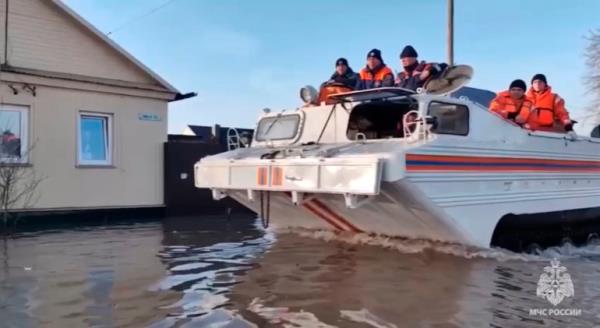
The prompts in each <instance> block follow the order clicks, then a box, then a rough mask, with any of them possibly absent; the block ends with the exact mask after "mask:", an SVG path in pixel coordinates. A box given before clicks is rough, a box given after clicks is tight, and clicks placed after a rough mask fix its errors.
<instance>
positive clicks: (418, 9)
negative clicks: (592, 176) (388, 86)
mask: <svg viewBox="0 0 600 328" xmlns="http://www.w3.org/2000/svg"><path fill="white" fill-rule="evenodd" d="M64 1H65V2H66V3H67V4H68V5H69V6H70V7H71V8H72V9H74V10H75V11H77V12H78V13H79V14H80V15H81V16H83V17H84V18H85V19H86V20H88V21H89V22H91V23H92V24H93V25H95V26H96V27H97V28H98V29H99V30H100V31H102V32H104V33H107V34H108V33H110V34H109V37H110V38H112V39H113V40H114V41H116V42H117V43H118V44H119V45H121V46H122V47H123V48H124V49H126V50H127V51H128V52H129V53H131V54H132V55H134V56H135V57H137V58H138V59H139V60H141V61H142V62H143V63H144V64H145V65H146V66H148V67H150V68H151V69H152V70H153V71H155V72H156V73H158V74H159V75H160V76H162V77H163V78H165V79H166V80H167V81H169V82H170V83H171V84H172V85H174V86H175V87H177V88H178V89H179V90H180V91H181V92H184V93H185V92H190V91H194V92H197V93H198V96H197V97H195V98H192V99H188V100H184V101H179V102H175V103H171V104H170V105H169V118H168V119H169V133H180V132H182V131H183V129H184V128H185V126H186V125H188V124H194V125H214V124H220V125H222V126H235V127H251V128H252V127H254V125H255V121H256V118H257V117H258V115H259V114H260V113H261V112H262V109H263V108H265V107H268V108H271V109H273V110H282V109H294V108H296V107H298V106H299V105H300V104H301V101H300V98H299V89H300V88H301V87H302V86H304V85H307V84H310V85H313V86H318V85H319V84H320V83H321V82H323V81H325V80H327V79H328V78H329V76H330V75H331V74H332V73H333V70H334V64H335V60H336V59H337V58H338V57H346V58H348V60H349V61H350V66H351V67H352V68H353V69H354V70H355V71H359V70H360V69H361V68H362V67H363V66H364V65H365V58H366V55H367V53H368V52H369V50H370V49H372V48H378V49H381V50H382V53H383V58H384V61H385V62H386V64H388V66H390V67H391V68H392V69H394V70H395V71H398V70H399V69H400V64H399V58H398V56H399V53H400V52H401V51H402V48H403V47H404V46H405V45H407V44H411V45H413V46H414V47H415V48H416V49H417V51H418V53H419V58H420V59H421V60H427V61H434V62H443V61H445V60H446V33H447V32H446V28H447V23H446V4H447V2H446V1H445V0H419V1H416V0H410V1H406V0H395V1H392V0H380V1H377V2H374V1H371V2H367V1H343V0H319V1H317V0H303V1H277V0H260V1H259V0H255V1H247V0H127V1H123V0H64ZM157 8H158V9H157ZM454 10H455V19H454V20H455V36H454V39H455V45H454V54H455V55H454V56H455V59H454V61H455V63H457V64H468V65H471V66H472V67H473V68H474V69H475V75H474V78H473V80H472V81H471V83H470V86H473V87H478V88H484V89H489V90H492V91H495V92H496V91H501V90H504V89H507V88H508V85H509V84H510V82H511V81H512V80H514V79H516V78H521V79H523V80H525V81H526V82H527V84H528V85H529V84H530V83H529V82H530V79H531V77H532V76H533V75H534V74H536V73H544V74H546V76H547V78H548V82H549V84H550V85H551V86H552V87H553V89H554V91H555V92H557V93H559V94H560V95H561V96H562V97H563V98H565V101H566V105H567V108H568V109H569V110H570V112H571V114H572V116H573V117H574V118H575V119H579V120H580V122H581V121H583V119H584V118H585V117H587V116H589V115H588V114H587V113H586V111H585V108H586V106H587V105H588V103H589V101H590V97H589V95H587V94H586V90H585V86H584V84H583V78H584V76H585V74H586V67H585V64H584V62H585V57H584V49H585V47H586V43H587V42H586V36H587V35H589V32H590V31H591V30H594V29H598V28H600V20H599V19H598V17H599V16H598V15H599V14H598V13H600V1H597V0H579V1H567V0H527V1H523V0H502V1H497V0H487V1H481V0H455V8H454ZM589 121H590V120H588V122H589ZM590 123H591V122H590ZM587 125H590V124H587ZM587 125H585V124H584V126H583V127H580V128H579V130H580V131H582V130H590V129H591V128H592V127H591V125H590V126H587Z"/></svg>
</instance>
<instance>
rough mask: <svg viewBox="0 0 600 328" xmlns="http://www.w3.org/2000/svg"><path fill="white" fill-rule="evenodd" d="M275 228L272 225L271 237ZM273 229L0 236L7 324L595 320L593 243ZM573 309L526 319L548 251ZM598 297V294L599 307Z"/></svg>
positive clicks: (213, 223) (159, 226) (164, 225)
mask: <svg viewBox="0 0 600 328" xmlns="http://www.w3.org/2000/svg"><path fill="white" fill-rule="evenodd" d="M275 236H276V237H275ZM320 236H321V237H322V236H323V234H322V233H315V234H313V235H311V234H307V233H289V232H288V233H281V232H279V233H276V234H275V233H272V232H265V231H263V230H262V229H260V228H257V227H256V224H255V222H254V220H252V219H251V218H248V217H231V218H229V219H227V218H224V217H208V216H207V217H195V218H169V219H166V220H164V221H163V222H152V223H135V224H121V225H112V226H103V227H75V228H61V229H56V230H46V231H37V232H22V233H19V234H17V235H15V236H14V237H13V238H10V239H5V240H4V241H3V242H2V244H1V247H2V249H1V250H2V253H1V254H2V261H1V262H0V318H2V320H3V322H2V326H3V327H4V326H9V327H11V326H13V327H36V326H44V327H86V326H98V327H144V326H149V327H305V326H310V327H483V326H487V327H515V326H518V327H564V326H569V327H578V326H581V327H587V326H591V325H593V324H598V323H600V321H599V319H598V318H599V317H598V314H599V313H600V303H597V302H596V300H597V297H598V295H600V284H599V283H598V282H597V277H598V276H599V273H600V266H598V261H599V260H600V246H598V245H589V246H588V247H585V248H574V247H572V246H568V245H567V246H565V247H564V248H560V249H559V248H557V249H551V250H548V251H546V252H544V253H542V254H540V255H537V256H523V255H516V254H513V253H507V252H503V251H498V250H493V251H477V252H473V251H471V250H466V249H465V248H462V247H459V246H452V245H435V244H429V245H428V246H427V247H424V246H423V244H422V243H419V242H409V241H390V240H381V241H380V242H381V244H380V245H377V242H376V240H374V239H371V240H370V241H369V243H368V245H365V244H364V243H365V240H366V239H365V238H366V237H361V238H356V237H352V238H350V239H345V238H344V236H330V237H329V238H328V239H327V240H322V239H323V238H320ZM554 257H558V258H560V259H561V261H562V262H563V265H565V266H566V267H567V268H568V270H569V273H570V274H571V277H572V278H573V283H574V285H575V297H573V298H571V299H568V300H565V301H564V302H563V303H561V306H564V307H568V308H581V309H582V311H583V314H582V315H581V316H580V317H562V318H561V317H533V316H530V315H529V309H531V308H544V307H550V306H551V305H550V304H549V303H548V302H547V301H545V300H543V299H541V298H539V297H537V296H536V293H535V291H536V286H537V280H538V278H539V275H540V273H541V272H542V269H543V267H544V266H546V265H548V262H549V259H551V258H554ZM597 304H598V305H597Z"/></svg>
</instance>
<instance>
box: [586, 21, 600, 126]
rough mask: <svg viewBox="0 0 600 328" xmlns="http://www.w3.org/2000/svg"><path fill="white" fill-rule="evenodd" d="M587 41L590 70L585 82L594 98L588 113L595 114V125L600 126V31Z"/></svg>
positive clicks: (587, 59) (587, 61)
mask: <svg viewBox="0 0 600 328" xmlns="http://www.w3.org/2000/svg"><path fill="white" fill-rule="evenodd" d="M587 40H588V46H587V48H586V49H585V58H586V61H585V63H586V66H587V69H588V70H587V74H586V75H585V78H584V82H585V85H586V86H587V89H588V90H587V91H588V93H589V94H591V95H592V97H593V100H592V103H591V104H590V105H589V106H588V111H589V112H590V113H591V114H595V115H594V116H593V119H594V123H595V124H600V29H597V30H595V31H591V32H590V35H589V36H588V37H587Z"/></svg>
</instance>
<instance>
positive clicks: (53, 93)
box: [0, 81, 167, 209]
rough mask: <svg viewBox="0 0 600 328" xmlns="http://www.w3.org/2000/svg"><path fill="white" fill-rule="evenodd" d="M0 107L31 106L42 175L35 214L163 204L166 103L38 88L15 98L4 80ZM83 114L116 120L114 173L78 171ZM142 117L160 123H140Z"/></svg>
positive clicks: (35, 165) (34, 157) (35, 164)
mask: <svg viewBox="0 0 600 328" xmlns="http://www.w3.org/2000/svg"><path fill="white" fill-rule="evenodd" d="M0 103H4V104H13V105H27V106H30V111H29V121H30V125H29V140H30V142H31V143H32V144H34V145H35V148H34V149H33V150H32V153H31V156H30V159H29V161H30V163H31V164H32V167H31V168H32V169H34V170H35V171H36V173H37V174H38V175H41V176H44V177H45V180H44V181H43V182H42V183H41V185H40V187H39V189H38V191H39V196H40V198H39V200H38V201H37V202H36V203H35V205H34V206H33V208H35V209H63V208H96V207H129V206H134V207H138V206H156V205H162V204H163V143H164V142H165V141H166V140H167V102H166V101H165V100H161V99H152V98H146V97H134V96H125V95H116V94H111V93H100V92H92V91H83V90H75V89H67V88H55V87H47V86H40V85H38V86H37V88H36V96H33V95H32V94H31V93H30V92H26V91H23V90H20V91H19V94H18V95H13V93H12V91H11V90H10V89H9V88H8V86H7V83H6V82H1V81H0ZM79 111H91V112H99V113H109V114H112V115H113V145H114V146H113V162H114V167H110V168H82V167H78V166H77V119H78V112H79ZM140 113H152V114H157V115H159V117H160V118H161V120H160V121H158V122H157V121H142V120H140V119H139V118H138V115H139V114H140Z"/></svg>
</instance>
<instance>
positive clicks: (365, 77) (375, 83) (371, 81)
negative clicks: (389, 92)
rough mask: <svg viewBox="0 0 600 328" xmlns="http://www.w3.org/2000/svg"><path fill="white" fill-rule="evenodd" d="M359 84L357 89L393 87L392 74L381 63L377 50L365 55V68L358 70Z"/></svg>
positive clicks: (379, 52) (379, 53)
mask: <svg viewBox="0 0 600 328" xmlns="http://www.w3.org/2000/svg"><path fill="white" fill-rule="evenodd" d="M359 84H360V85H359V89H374V88H381V87H392V86H394V73H393V72H392V70H391V69H390V68H389V67H387V66H386V65H385V63H384V62H383V59H382V58H381V51H380V50H379V49H373V50H371V51H369V53H368V54H367V66H366V67H365V68H363V69H362V70H360V83H359Z"/></svg>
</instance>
